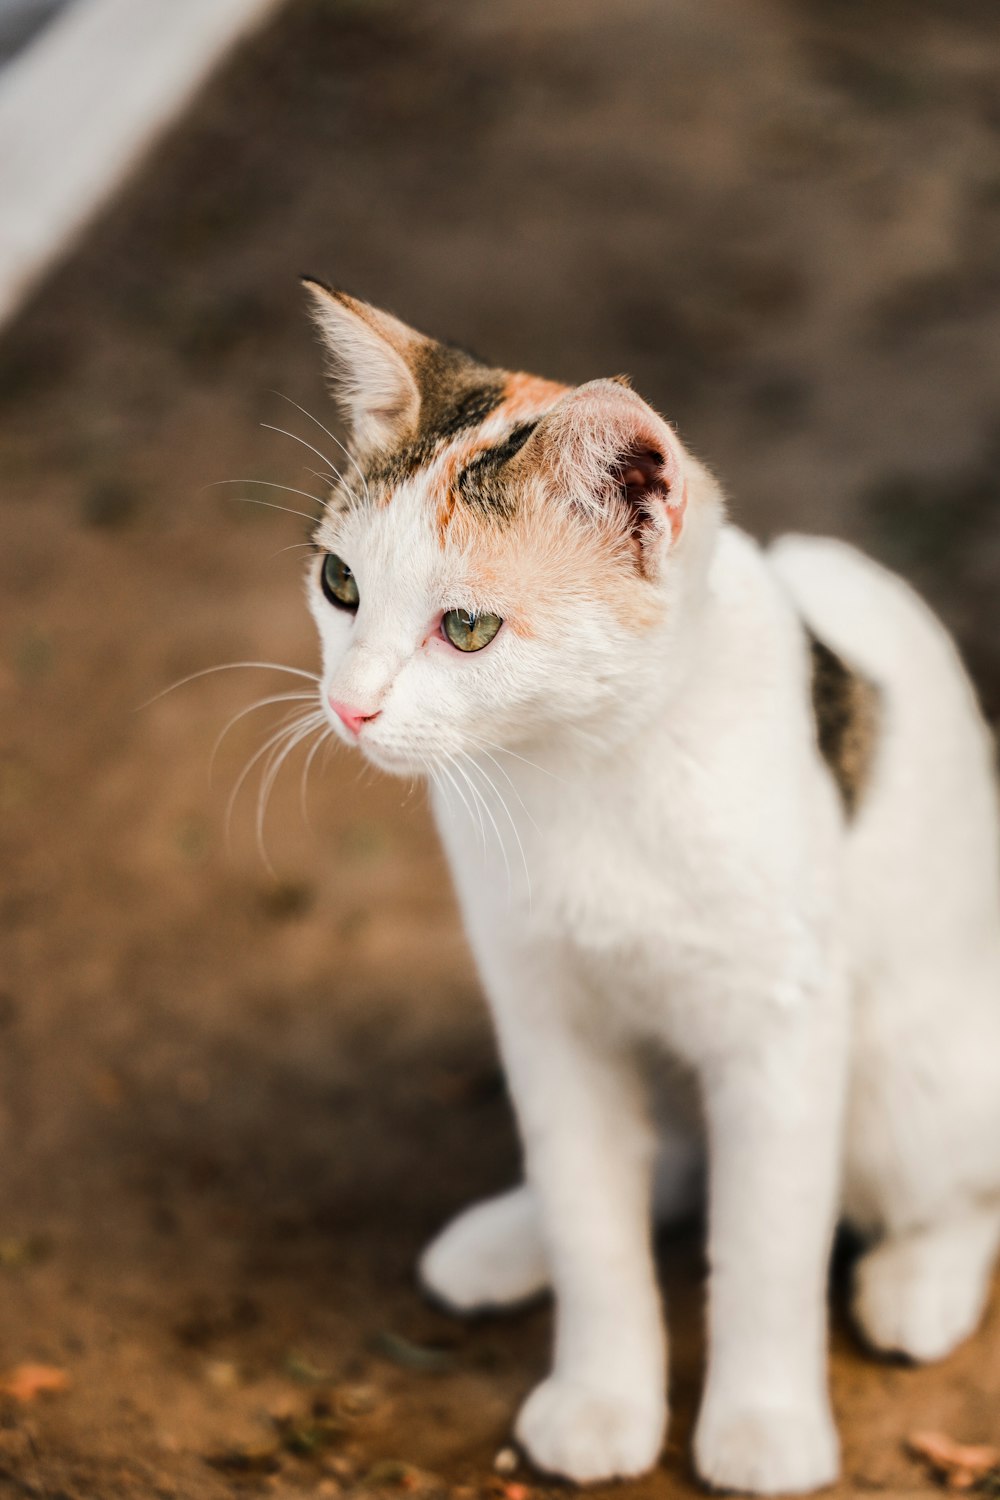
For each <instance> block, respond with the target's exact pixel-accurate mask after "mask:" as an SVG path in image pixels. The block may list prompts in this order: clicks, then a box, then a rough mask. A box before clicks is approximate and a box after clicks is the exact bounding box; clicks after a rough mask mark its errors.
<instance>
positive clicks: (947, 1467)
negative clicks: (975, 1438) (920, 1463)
mask: <svg viewBox="0 0 1000 1500" xmlns="http://www.w3.org/2000/svg"><path fill="white" fill-rule="evenodd" d="M908 1443H909V1447H910V1451H911V1452H913V1453H916V1454H917V1455H918V1457H920V1458H925V1459H926V1460H927V1462H928V1463H929V1464H930V1466H931V1468H932V1469H934V1470H935V1472H936V1473H937V1474H939V1475H940V1476H941V1478H942V1479H943V1480H944V1482H945V1484H946V1485H947V1486H948V1488H949V1489H950V1490H971V1489H972V1487H973V1485H974V1484H978V1483H979V1481H980V1480H981V1479H984V1478H985V1477H986V1475H987V1474H988V1473H989V1472H990V1470H991V1469H996V1468H998V1467H1000V1448H993V1447H989V1446H987V1445H979V1446H976V1445H973V1444H969V1443H956V1442H955V1440H954V1438H950V1437H947V1436H946V1435H945V1434H944V1433H942V1432H914V1433H912V1434H911V1436H910V1437H909V1439H908Z"/></svg>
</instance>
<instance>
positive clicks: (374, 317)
mask: <svg viewBox="0 0 1000 1500" xmlns="http://www.w3.org/2000/svg"><path fill="white" fill-rule="evenodd" d="M302 284H303V286H304V287H305V289H306V292H307V293H308V295H309V301H310V311H311V313H312V317H313V321H314V322H315V324H316V326H317V328H318V329H319V332H320V336H321V338H322V340H323V346H324V349H325V351H326V357H327V368H328V371H329V375H330V383H331V387H332V390H333V396H334V400H335V401H336V402H337V404H338V406H339V407H340V409H341V412H342V413H343V416H344V418H345V420H346V422H347V424H348V427H349V429H350V435H351V441H352V446H353V447H354V448H355V449H356V450H357V451H359V452H361V453H370V452H374V451H375V450H377V449H379V448H392V447H396V446H397V445H398V444H399V443H400V442H402V441H404V440H405V439H406V438H407V437H410V436H412V435H413V434H414V433H415V432H416V429H417V420H418V417H419V413H420V390H419V387H418V385H417V381H416V378H415V376H414V373H413V372H414V368H415V367H416V365H417V363H418V361H419V358H420V355H421V354H422V353H423V351H424V350H425V348H426V346H427V344H428V343H429V342H430V341H429V340H428V339H426V338H425V337H424V335H423V334H420V333H417V332H416V330H415V329H413V328H409V327H407V325H406V324H405V323H401V322H400V320H399V319H398V318H394V317H393V316H392V314H391V313H387V312H383V311H382V310H381V309H380V308H377V307H372V306H370V305H369V303H367V302H361V301H359V299H358V298H357V297H350V296H348V294H347V293H346V292H340V291H334V290H332V289H331V288H330V287H327V286H324V285H323V283H322V282H320V281H315V280H313V278H312V277H309V276H304V277H303V278H302Z"/></svg>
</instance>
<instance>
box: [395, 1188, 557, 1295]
mask: <svg viewBox="0 0 1000 1500" xmlns="http://www.w3.org/2000/svg"><path fill="white" fill-rule="evenodd" d="M418 1275H419V1277H420V1281H421V1284H422V1286H423V1287H424V1288H425V1290H426V1291H427V1292H428V1293H429V1294H430V1296H432V1297H433V1298H434V1299H435V1301H437V1302H441V1303H443V1304H444V1305H445V1307H448V1308H450V1309H451V1310H452V1311H453V1312H458V1313H474V1312H485V1311H489V1310H490V1309H495V1308H504V1307H514V1306H517V1305H518V1304H519V1303H522V1302H526V1301H528V1299H529V1298H531V1297H535V1296H537V1295H538V1293H539V1292H543V1291H544V1290H545V1288H546V1287H547V1286H548V1283H549V1270H548V1265H547V1264H546V1260H545V1251H544V1249H543V1248H542V1241H541V1235H540V1233H539V1228H538V1218H537V1214H536V1212H535V1204H534V1200H533V1199H532V1197H531V1193H530V1192H529V1190H528V1189H527V1188H525V1187H521V1188H517V1189H515V1190H514V1191H513V1192H511V1193H503V1194H501V1195H500V1196H499V1197H497V1198H490V1199H488V1200H487V1201H486V1202H485V1203H477V1204H475V1205H474V1206H473V1207H472V1208H469V1209H466V1211H465V1213H463V1214H459V1216H458V1218H457V1219H453V1220H452V1222H451V1223H450V1224H449V1225H448V1227H447V1228H446V1229H444V1230H442V1232H441V1234H439V1235H438V1237H437V1239H436V1240H434V1241H433V1242H432V1243H431V1244H430V1245H429V1246H428V1247H427V1249H426V1250H425V1251H424V1253H423V1255H422V1256H421V1258H420V1264H419V1267H418Z"/></svg>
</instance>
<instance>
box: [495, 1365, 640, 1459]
mask: <svg viewBox="0 0 1000 1500" xmlns="http://www.w3.org/2000/svg"><path fill="white" fill-rule="evenodd" d="M666 1423H667V1413H666V1407H665V1405H664V1404H663V1403H662V1402H660V1401H655V1402H654V1401H650V1400H649V1399H648V1398H644V1399H642V1400H635V1399H634V1398H633V1399H630V1398H628V1397H625V1396H621V1395H618V1394H612V1393H609V1392H605V1391H597V1390H592V1389H589V1388H588V1387H587V1386H583V1385H576V1384H575V1383H574V1382H573V1381H570V1380H563V1379H560V1378H559V1377H558V1376H556V1375H551V1376H550V1377H549V1379H548V1380H545V1381H543V1382H542V1384H541V1385H539V1386H536V1388H535V1390H534V1391H532V1393H531V1395H530V1396H529V1397H528V1399H527V1401H526V1402H525V1403H524V1405H523V1406H522V1408H521V1411H520V1415H519V1416H518V1419H517V1425H516V1427H515V1429H514V1433H515V1436H516V1438H517V1440H518V1442H519V1443H520V1444H521V1446H522V1447H523V1448H524V1450H525V1452H526V1453H527V1455H528V1457H529V1458H530V1459H531V1461H532V1463H533V1464H534V1465H535V1466H536V1468H539V1469H541V1470H543V1472H544V1473H546V1474H558V1475H559V1476H560V1477H561V1478H563V1479H571V1480H573V1481H574V1482H575V1483H576V1484H596V1483H597V1482H598V1481H600V1480H606V1479H634V1478H636V1476H637V1475H639V1474H645V1473H646V1472H647V1471H648V1470H649V1469H651V1468H653V1466H654V1465H655V1463H656V1461H657V1459H658V1458H659V1456H660V1449H661V1448H662V1447H663V1437H664V1433H665V1430H666Z"/></svg>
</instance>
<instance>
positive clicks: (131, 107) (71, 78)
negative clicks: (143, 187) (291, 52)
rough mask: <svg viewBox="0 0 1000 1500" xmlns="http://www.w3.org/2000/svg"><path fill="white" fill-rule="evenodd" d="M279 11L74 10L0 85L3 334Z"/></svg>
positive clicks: (99, 0) (79, 0)
mask: <svg viewBox="0 0 1000 1500" xmlns="http://www.w3.org/2000/svg"><path fill="white" fill-rule="evenodd" d="M281 3H282V0H75V3H74V4H72V5H70V6H69V7H68V8H67V10H65V11H64V12H63V13H62V14H61V15H60V16H58V17H57V18H56V19H55V20H54V21H52V22H50V23H49V25H48V26H46V27H45V28H44V30H43V31H41V32H40V33H39V36H38V38H37V40H35V41H34V42H33V43H32V44H30V45H29V46H28V47H26V48H25V50H24V51H23V52H22V53H20V54H19V55H17V56H16V57H15V58H14V59H13V61H12V62H11V63H10V64H9V65H8V66H7V67H6V68H5V69H4V71H3V73H2V74H0V324H2V323H3V322H4V321H5V320H6V319H7V318H9V317H10V315H11V314H12V313H13V312H14V311H15V310H16V308H17V307H18V306H19V305H20V304H21V302H22V301H23V300H24V298H25V296H26V295H27V294H28V292H29V291H30V290H31V288H32V286H33V285H34V284H35V283H36V281H37V280H38V279H39V277H40V276H41V275H42V274H43V272H44V271H45V270H47V269H48V267H49V266H50V265H51V264H52V262H53V261H54V260H55V259H56V257H57V256H58V255H59V254H61V253H62V252H63V251H64V250H65V249H66V248H67V247H68V246H69V245H70V244H71V243H72V242H73V240H74V239H75V238H76V236H77V235H78V234H79V233H80V231H81V230H82V229H83V228H84V227H85V226H86V224H87V223H88V221H89V220H90V219H91V218H92V216H93V215H94V213H95V212H96V211H97V209H98V208H100V207H101V205H102V204H104V203H105V202H106V201H107V200H108V198H109V197H110V196H111V194H112V193H113V192H114V190H115V188H116V187H117V186H118V185H119V184H120V183H121V181H122V179H123V178H124V177H125V176H126V175H127V174H128V173H129V172H130V171H131V170H132V169H133V168H134V167H135V166H136V165H137V163H138V162H139V160H140V159H141V157H142V156H143V154H144V153H145V152H146V151H147V150H148V149H149V147H150V146H151V145H152V143H153V142H154V141H155V139H156V138H157V136H159V135H160V134H161V132H162V131H163V130H164V129H165V128H166V127H167V126H168V125H169V124H170V123H171V122H172V121H173V120H174V119H175V118H176V117H177V116H178V115H179V114H180V113H181V112H182V110H183V109H184V107H185V105H186V104H187V103H188V102H189V101H190V100H191V98H192V96H193V95H194V94H195V93H196V91H197V90H198V88H199V87H200V86H201V84H202V83H204V81H205V79H206V78H207V77H208V75H209V74H210V73H211V71H212V69H213V68H214V67H215V66H216V65H217V64H218V63H219V62H220V61H221V60H222V58H224V57H225V55H226V53H227V52H228V51H229V50H230V49H231V48H232V46H233V45H234V43H236V42H237V41H239V40H240V39H241V38H242V37H243V36H245V35H246V34H247V33H248V32H249V31H250V30H252V28H254V27H255V26H257V25H259V24H260V22H262V21H263V20H264V19H265V18H266V17H267V15H268V14H269V13H270V12H272V11H274V10H276V9H277V7H278V5H280V4H281Z"/></svg>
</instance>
